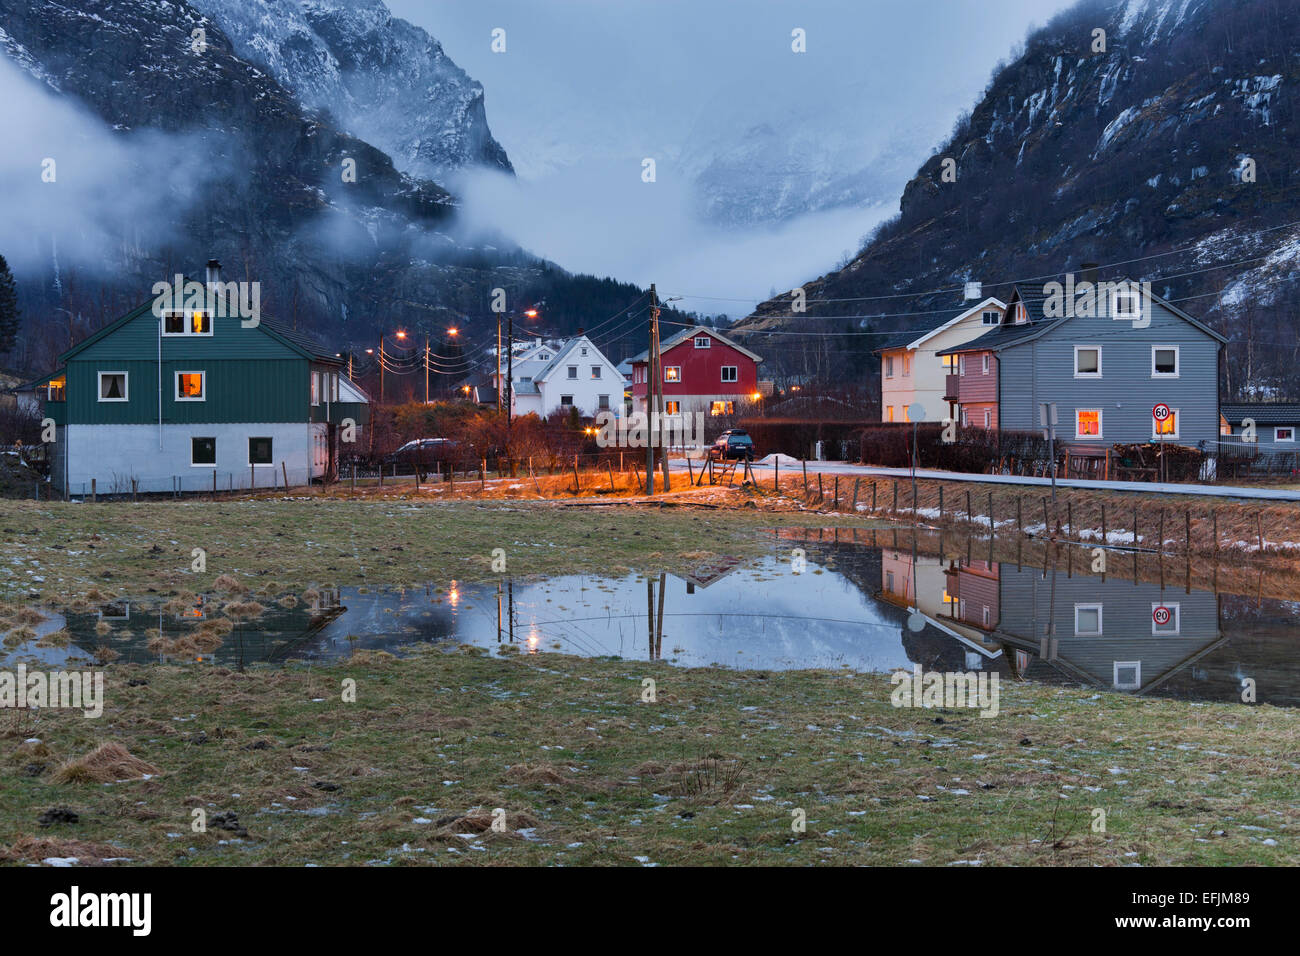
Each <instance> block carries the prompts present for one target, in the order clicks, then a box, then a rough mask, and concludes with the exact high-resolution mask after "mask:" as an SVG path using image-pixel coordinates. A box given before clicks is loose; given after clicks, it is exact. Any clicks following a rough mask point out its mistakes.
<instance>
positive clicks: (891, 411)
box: [885, 405, 894, 422]
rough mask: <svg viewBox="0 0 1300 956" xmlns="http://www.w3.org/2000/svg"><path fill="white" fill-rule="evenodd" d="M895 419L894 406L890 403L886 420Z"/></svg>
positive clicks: (886, 412) (886, 410)
mask: <svg viewBox="0 0 1300 956" xmlns="http://www.w3.org/2000/svg"><path fill="white" fill-rule="evenodd" d="M893 420H894V406H893V405H890V406H888V407H887V408H886V409H885V421H887V422H892V421H893Z"/></svg>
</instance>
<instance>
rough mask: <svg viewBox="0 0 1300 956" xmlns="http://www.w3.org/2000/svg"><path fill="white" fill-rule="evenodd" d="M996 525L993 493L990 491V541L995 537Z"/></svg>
mask: <svg viewBox="0 0 1300 956" xmlns="http://www.w3.org/2000/svg"><path fill="white" fill-rule="evenodd" d="M994 524H995V522H994V521H993V492H991V491H990V492H989V538H990V539H991V538H992V537H993V526H994Z"/></svg>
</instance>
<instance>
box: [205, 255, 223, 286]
mask: <svg viewBox="0 0 1300 956" xmlns="http://www.w3.org/2000/svg"><path fill="white" fill-rule="evenodd" d="M207 283H208V289H210V290H214V289H216V287H217V286H218V285H220V283H221V263H220V262H218V261H217V260H216V259H209V260H208V274H207Z"/></svg>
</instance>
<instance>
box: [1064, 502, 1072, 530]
mask: <svg viewBox="0 0 1300 956" xmlns="http://www.w3.org/2000/svg"><path fill="white" fill-rule="evenodd" d="M1073 534H1074V502H1073V501H1067V502H1066V503H1065V536H1066V537H1067V538H1068V537H1070V536H1071V535H1073Z"/></svg>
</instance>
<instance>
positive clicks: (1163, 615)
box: [1151, 606, 1170, 627]
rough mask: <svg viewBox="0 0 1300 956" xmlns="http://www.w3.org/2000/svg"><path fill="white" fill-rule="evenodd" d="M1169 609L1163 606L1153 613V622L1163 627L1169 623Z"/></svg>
mask: <svg viewBox="0 0 1300 956" xmlns="http://www.w3.org/2000/svg"><path fill="white" fill-rule="evenodd" d="M1169 616H1170V615H1169V608H1167V607H1164V606H1161V607H1158V608H1156V609H1155V610H1154V611H1152V612H1151V620H1153V621H1155V622H1156V623H1157V624H1159V625H1160V626H1161V627H1164V626H1165V625H1166V624H1168V623H1169Z"/></svg>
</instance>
